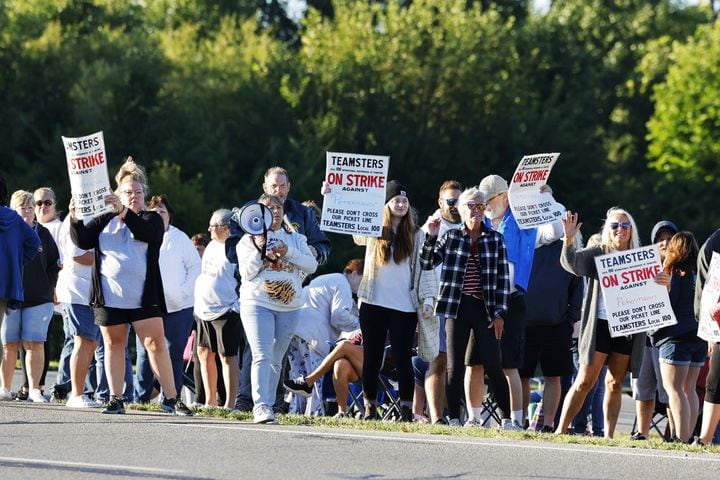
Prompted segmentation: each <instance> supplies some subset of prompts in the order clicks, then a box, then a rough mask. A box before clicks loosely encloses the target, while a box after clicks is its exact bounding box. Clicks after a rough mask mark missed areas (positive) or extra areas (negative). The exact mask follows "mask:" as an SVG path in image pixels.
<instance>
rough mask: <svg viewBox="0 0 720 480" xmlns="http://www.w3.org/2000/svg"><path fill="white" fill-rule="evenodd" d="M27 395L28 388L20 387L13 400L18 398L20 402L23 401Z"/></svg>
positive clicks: (28, 392)
mask: <svg viewBox="0 0 720 480" xmlns="http://www.w3.org/2000/svg"><path fill="white" fill-rule="evenodd" d="M29 396H30V390H28V388H27V387H20V390H18V392H17V396H16V397H15V400H20V401H21V402H25V401H27V399H28V397H29Z"/></svg>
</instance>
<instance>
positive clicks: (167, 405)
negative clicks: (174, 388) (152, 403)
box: [160, 397, 193, 417]
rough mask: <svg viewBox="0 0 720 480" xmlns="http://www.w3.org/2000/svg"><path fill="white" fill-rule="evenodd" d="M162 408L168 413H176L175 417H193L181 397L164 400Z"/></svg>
mask: <svg viewBox="0 0 720 480" xmlns="http://www.w3.org/2000/svg"><path fill="white" fill-rule="evenodd" d="M160 408H162V409H163V410H164V411H166V412H170V413H174V414H175V415H180V416H182V417H191V416H192V414H193V412H192V410H190V409H189V408H188V406H187V405H185V404H184V403H183V401H182V400H180V398H179V397H178V398H164V399H163V401H162V403H161V404H160Z"/></svg>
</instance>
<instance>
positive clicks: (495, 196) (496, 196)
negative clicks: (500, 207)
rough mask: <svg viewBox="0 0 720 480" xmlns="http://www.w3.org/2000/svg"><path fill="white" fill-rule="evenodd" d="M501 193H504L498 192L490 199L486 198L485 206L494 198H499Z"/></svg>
mask: <svg viewBox="0 0 720 480" xmlns="http://www.w3.org/2000/svg"><path fill="white" fill-rule="evenodd" d="M503 193H505V192H500V193H498V194H497V195H493V196H492V197H490V198H488V199H487V200H485V204H486V205H487V204H488V203H490V202H492V201H493V200H495V199H496V198H498V197H499V196H500V195H502V194H503Z"/></svg>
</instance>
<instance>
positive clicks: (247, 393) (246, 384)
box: [235, 343, 252, 408]
mask: <svg viewBox="0 0 720 480" xmlns="http://www.w3.org/2000/svg"><path fill="white" fill-rule="evenodd" d="M238 357H239V359H240V388H238V394H237V398H236V399H235V405H236V406H237V407H238V408H239V407H242V408H245V407H246V406H248V404H249V403H250V402H251V401H252V387H251V382H250V371H251V370H252V367H251V365H252V350H250V345H249V344H247V343H246V344H245V346H244V347H243V350H242V355H239V356H238Z"/></svg>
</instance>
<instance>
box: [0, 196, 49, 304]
mask: <svg viewBox="0 0 720 480" xmlns="http://www.w3.org/2000/svg"><path fill="white" fill-rule="evenodd" d="M39 248H40V238H39V237H38V236H37V234H36V233H35V232H34V231H33V229H32V228H30V226H28V224H27V223H25V221H24V220H23V219H22V218H21V217H20V215H18V214H17V212H16V211H15V210H12V209H10V208H7V207H5V206H2V205H0V259H2V260H0V298H1V299H3V300H7V302H8V307H10V308H18V307H19V306H20V305H19V304H20V303H21V302H22V301H23V300H24V297H25V296H24V294H23V283H22V276H23V266H24V265H26V264H27V263H29V262H30V261H31V260H32V259H33V258H35V255H37V253H38V249H39Z"/></svg>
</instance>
